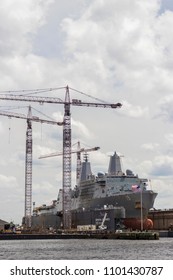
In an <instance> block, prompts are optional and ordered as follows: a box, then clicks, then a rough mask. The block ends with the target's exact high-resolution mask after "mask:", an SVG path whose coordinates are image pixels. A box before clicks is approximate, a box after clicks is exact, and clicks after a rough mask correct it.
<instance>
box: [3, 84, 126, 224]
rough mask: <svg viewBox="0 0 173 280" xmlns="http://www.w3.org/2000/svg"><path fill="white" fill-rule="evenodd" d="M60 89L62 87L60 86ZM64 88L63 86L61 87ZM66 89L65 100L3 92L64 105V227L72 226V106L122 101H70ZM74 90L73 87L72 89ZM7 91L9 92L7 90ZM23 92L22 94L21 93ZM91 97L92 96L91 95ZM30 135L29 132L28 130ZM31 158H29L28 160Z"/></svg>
mask: <svg viewBox="0 0 173 280" xmlns="http://www.w3.org/2000/svg"><path fill="white" fill-rule="evenodd" d="M58 89H60V88H58ZM61 89H62V88H61ZM64 89H65V90H66V94H65V100H64V101H63V100H61V99H60V98H55V97H40V96H31V95H24V93H25V91H20V95H17V94H11V92H8V94H1V95H0V99H1V100H10V101H29V102H38V103H41V104H43V103H53V104H63V105H64V119H63V180H62V181H63V228H64V229H69V228H71V197H70V190H71V112H70V107H71V105H72V106H80V107H82V106H85V107H96V108H112V109H116V108H120V107H121V106H122V104H121V103H116V104H110V103H105V102H103V101H102V102H100V100H99V102H93V103H92V102H82V101H81V100H79V99H72V101H70V93H69V87H68V86H66V87H64ZM52 90H57V89H52V88H51V89H49V90H48V89H47V90H46V89H41V90H33V91H27V94H28V93H29V94H35V93H42V92H47V91H52ZM72 90H73V89H72ZM6 93H7V92H6ZM21 93H22V94H21ZM90 97H91V96H90ZM28 137H29V132H28ZM29 160H30V159H29V158H28V161H29Z"/></svg>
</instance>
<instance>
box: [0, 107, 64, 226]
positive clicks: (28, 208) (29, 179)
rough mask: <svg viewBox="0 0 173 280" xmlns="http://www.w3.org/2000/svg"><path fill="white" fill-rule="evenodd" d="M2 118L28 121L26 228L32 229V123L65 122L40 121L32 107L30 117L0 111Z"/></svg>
mask: <svg viewBox="0 0 173 280" xmlns="http://www.w3.org/2000/svg"><path fill="white" fill-rule="evenodd" d="M0 115H1V116H6V117H9V118H12V117H13V118H18V119H25V120H27V130H26V154H25V213H24V219H25V222H24V224H25V226H26V227H31V215H32V121H34V122H40V123H47V124H53V125H61V126H62V125H63V122H56V121H51V120H46V119H40V118H39V117H36V116H32V112H31V106H29V109H28V115H27V116H25V115H24V114H19V113H14V112H9V111H0Z"/></svg>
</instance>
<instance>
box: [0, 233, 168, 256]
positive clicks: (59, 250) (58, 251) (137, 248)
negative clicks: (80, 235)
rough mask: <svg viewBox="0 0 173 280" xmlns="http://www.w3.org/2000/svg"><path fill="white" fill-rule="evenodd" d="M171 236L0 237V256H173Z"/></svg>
mask: <svg viewBox="0 0 173 280" xmlns="http://www.w3.org/2000/svg"><path fill="white" fill-rule="evenodd" d="M172 248H173V238H160V239H159V240H105V239H104V240H103V239H100V240H99V239H97V240H94V239H90V240H85V239H82V240H79V239H75V240H74V239H68V240H62V239H61V240H50V239H49V240H0V259H1V260H133V259H134V260H173V250H172Z"/></svg>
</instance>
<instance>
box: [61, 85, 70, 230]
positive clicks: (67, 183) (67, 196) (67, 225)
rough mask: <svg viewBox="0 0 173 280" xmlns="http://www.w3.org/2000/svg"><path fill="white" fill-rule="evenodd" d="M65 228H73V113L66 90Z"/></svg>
mask: <svg viewBox="0 0 173 280" xmlns="http://www.w3.org/2000/svg"><path fill="white" fill-rule="evenodd" d="M62 189H63V204H62V205H63V227H64V229H68V228H71V113H70V94H69V88H68V87H67V88H66V96H65V103H64V126H63V188H62Z"/></svg>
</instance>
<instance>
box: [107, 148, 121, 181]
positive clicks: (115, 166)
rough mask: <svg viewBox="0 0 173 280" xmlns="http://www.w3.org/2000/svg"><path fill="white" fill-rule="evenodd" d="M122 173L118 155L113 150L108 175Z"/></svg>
mask: <svg viewBox="0 0 173 280" xmlns="http://www.w3.org/2000/svg"><path fill="white" fill-rule="evenodd" d="M122 174H123V172H122V169H121V162H120V157H119V156H118V155H117V153H116V152H115V153H114V155H113V156H110V161H109V168H108V175H117V176H121V175H122Z"/></svg>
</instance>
